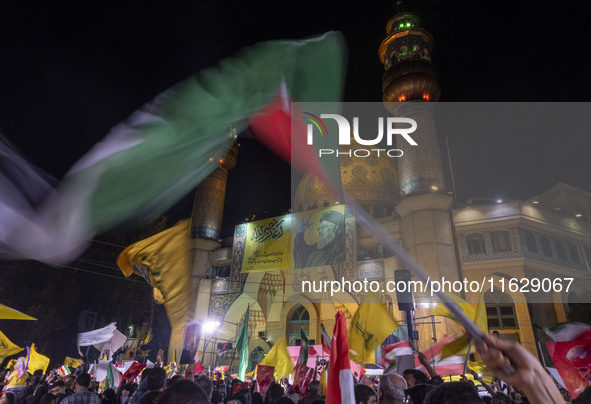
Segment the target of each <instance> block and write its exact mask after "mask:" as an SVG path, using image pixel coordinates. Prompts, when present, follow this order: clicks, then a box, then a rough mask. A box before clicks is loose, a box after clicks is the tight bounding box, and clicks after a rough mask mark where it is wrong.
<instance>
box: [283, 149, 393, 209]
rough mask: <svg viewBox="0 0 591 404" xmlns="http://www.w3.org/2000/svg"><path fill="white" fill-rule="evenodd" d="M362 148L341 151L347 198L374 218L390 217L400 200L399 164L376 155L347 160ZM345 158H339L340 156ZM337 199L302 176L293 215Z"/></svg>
mask: <svg viewBox="0 0 591 404" xmlns="http://www.w3.org/2000/svg"><path fill="white" fill-rule="evenodd" d="M356 148H363V146H360V145H357V144H356V143H355V145H351V146H350V148H349V147H343V148H341V155H340V157H339V159H340V163H341V179H342V182H343V186H344V188H345V190H346V191H347V192H348V194H349V195H350V196H351V197H352V198H353V199H354V200H355V201H357V202H359V204H361V205H362V206H365V207H366V208H368V210H369V212H370V213H372V214H373V215H374V217H383V216H387V215H390V214H391V212H392V210H393V207H394V204H395V203H396V202H398V201H399V200H400V181H399V178H398V163H397V160H396V158H395V157H388V156H386V155H385V153H383V152H382V153H381V155H380V157H378V156H377V155H376V154H375V152H374V153H373V154H371V155H370V156H369V157H355V156H354V155H353V153H351V155H352V156H353V157H349V155H348V154H349V153H348V151H349V150H351V151H352V152H354V151H355V149H356ZM343 152H344V153H347V154H342V153H343ZM360 155H361V154H360ZM336 201H338V202H341V203H342V202H344V201H340V200H338V199H337V197H336V195H334V194H331V193H330V192H329V190H328V188H327V187H326V185H324V184H323V183H322V182H321V181H320V180H319V179H317V178H316V177H312V176H310V175H306V176H304V178H302V180H301V181H300V184H299V185H298V188H297V191H296V196H295V201H294V206H293V209H294V211H296V212H298V211H302V210H306V209H312V208H320V207H322V206H327V205H332V204H334V203H335V202H336Z"/></svg>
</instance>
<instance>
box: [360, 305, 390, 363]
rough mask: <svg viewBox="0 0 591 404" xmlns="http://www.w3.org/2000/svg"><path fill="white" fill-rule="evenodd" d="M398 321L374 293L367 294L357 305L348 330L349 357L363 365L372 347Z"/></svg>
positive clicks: (380, 340)
mask: <svg viewBox="0 0 591 404" xmlns="http://www.w3.org/2000/svg"><path fill="white" fill-rule="evenodd" d="M396 328H398V323H397V322H396V320H394V318H393V317H392V315H391V314H390V312H389V311H388V309H386V306H385V305H384V304H383V303H381V302H379V301H378V299H377V298H376V297H375V296H374V295H367V296H366V298H365V300H364V302H363V303H361V304H360V305H359V307H358V308H357V311H356V312H355V315H354V316H353V319H352V320H351V328H350V330H349V349H350V352H351V359H353V360H354V361H355V362H357V363H359V364H360V365H363V364H365V363H366V362H367V360H368V358H369V357H370V355H371V353H372V352H373V350H374V349H376V348H377V347H378V346H380V345H381V344H382V342H384V340H385V339H386V338H387V337H388V335H390V334H391V333H392V332H393V331H394V330H396Z"/></svg>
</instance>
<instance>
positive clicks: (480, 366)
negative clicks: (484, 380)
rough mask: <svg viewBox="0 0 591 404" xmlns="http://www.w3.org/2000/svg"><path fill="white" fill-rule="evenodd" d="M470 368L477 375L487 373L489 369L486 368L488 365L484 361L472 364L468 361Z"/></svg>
mask: <svg viewBox="0 0 591 404" xmlns="http://www.w3.org/2000/svg"><path fill="white" fill-rule="evenodd" d="M468 368H469V369H470V370H472V371H473V372H476V373H480V374H482V373H487V372H488V368H487V367H486V363H484V362H483V361H477V362H472V361H468Z"/></svg>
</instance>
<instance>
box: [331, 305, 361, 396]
mask: <svg viewBox="0 0 591 404" xmlns="http://www.w3.org/2000/svg"><path fill="white" fill-rule="evenodd" d="M353 385H354V382H353V373H352V372H351V362H350V361H349V342H348V341H347V321H346V320H345V315H344V314H343V312H342V311H339V312H338V313H337V314H336V323H335V326H334V331H333V334H332V343H331V348H330V361H329V362H328V379H327V382H326V404H355V392H354V391H353Z"/></svg>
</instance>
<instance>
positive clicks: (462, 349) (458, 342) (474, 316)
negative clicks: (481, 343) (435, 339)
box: [429, 294, 488, 359]
mask: <svg viewBox="0 0 591 404" xmlns="http://www.w3.org/2000/svg"><path fill="white" fill-rule="evenodd" d="M448 296H449V297H450V298H451V299H452V300H454V301H455V302H456V303H457V304H458V306H459V307H460V309H461V310H462V311H463V312H464V313H465V314H466V316H467V317H468V318H469V319H471V320H472V321H474V324H476V326H477V327H478V328H479V329H480V330H481V331H482V332H483V333H484V334H488V319H487V317H486V305H485V304H484V294H481V295H480V297H479V298H478V303H476V306H474V305H473V304H471V303H468V302H467V301H465V300H464V299H462V298H460V297H458V296H456V295H452V294H448ZM429 314H431V315H432V316H443V317H447V318H449V319H451V320H453V321H455V322H456V323H458V324H460V322H459V321H458V320H457V318H456V317H455V316H454V315H453V314H452V313H451V312H450V311H449V309H448V308H447V307H446V306H445V305H444V304H443V303H437V306H436V307H435V308H433V309H431V312H430V313H429ZM460 325H461V324H460ZM470 340H471V338H470V336H469V335H462V336H460V337H458V338H456V339H455V340H453V341H452V342H450V343H449V344H446V345H445V346H444V347H443V350H442V352H441V359H445V358H448V357H450V356H452V355H459V354H461V355H467V354H468V346H469V345H470ZM470 352H475V347H474V344H472V348H471V349H470Z"/></svg>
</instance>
